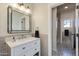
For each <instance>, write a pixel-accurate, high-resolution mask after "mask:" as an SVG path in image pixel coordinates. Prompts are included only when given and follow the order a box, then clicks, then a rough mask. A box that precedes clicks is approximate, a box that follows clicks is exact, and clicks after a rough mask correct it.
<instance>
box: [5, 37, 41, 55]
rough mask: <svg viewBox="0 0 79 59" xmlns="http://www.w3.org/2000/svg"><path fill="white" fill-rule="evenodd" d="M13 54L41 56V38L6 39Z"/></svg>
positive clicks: (9, 51)
mask: <svg viewBox="0 0 79 59" xmlns="http://www.w3.org/2000/svg"><path fill="white" fill-rule="evenodd" d="M6 44H7V45H8V46H9V49H8V55H11V56H40V38H35V37H29V38H24V39H20V40H16V41H6Z"/></svg>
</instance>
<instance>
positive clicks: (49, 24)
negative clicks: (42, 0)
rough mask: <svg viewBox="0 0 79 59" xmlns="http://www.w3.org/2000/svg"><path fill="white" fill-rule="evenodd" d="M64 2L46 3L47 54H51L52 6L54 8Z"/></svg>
mask: <svg viewBox="0 0 79 59" xmlns="http://www.w3.org/2000/svg"><path fill="white" fill-rule="evenodd" d="M62 4H64V3H54V4H48V56H52V50H53V47H52V44H53V42H52V39H53V38H52V8H55V7H57V6H59V5H62Z"/></svg>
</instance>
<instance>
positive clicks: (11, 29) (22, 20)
mask: <svg viewBox="0 0 79 59" xmlns="http://www.w3.org/2000/svg"><path fill="white" fill-rule="evenodd" d="M7 31H8V33H29V32H31V15H26V14H25V13H23V12H20V11H19V10H16V9H13V8H12V7H10V6H9V7H8V8H7Z"/></svg>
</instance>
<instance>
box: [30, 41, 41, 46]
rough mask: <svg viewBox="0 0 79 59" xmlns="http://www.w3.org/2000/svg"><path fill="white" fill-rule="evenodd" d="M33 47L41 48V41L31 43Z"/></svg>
mask: <svg viewBox="0 0 79 59" xmlns="http://www.w3.org/2000/svg"><path fill="white" fill-rule="evenodd" d="M31 45H32V46H31V47H36V46H40V41H39V40H35V41H33V42H32V43H31Z"/></svg>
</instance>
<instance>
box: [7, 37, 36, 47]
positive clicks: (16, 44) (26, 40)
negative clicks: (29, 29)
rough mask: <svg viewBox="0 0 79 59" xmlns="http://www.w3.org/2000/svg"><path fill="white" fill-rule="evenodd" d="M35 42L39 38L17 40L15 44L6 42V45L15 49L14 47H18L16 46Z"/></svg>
mask: <svg viewBox="0 0 79 59" xmlns="http://www.w3.org/2000/svg"><path fill="white" fill-rule="evenodd" d="M34 40H37V38H35V37H29V38H24V39H17V40H16V41H14V42H13V41H6V43H7V44H8V45H9V47H10V48H13V47H16V46H19V45H21V44H24V43H28V42H31V41H34Z"/></svg>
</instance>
